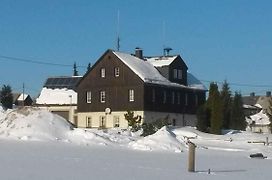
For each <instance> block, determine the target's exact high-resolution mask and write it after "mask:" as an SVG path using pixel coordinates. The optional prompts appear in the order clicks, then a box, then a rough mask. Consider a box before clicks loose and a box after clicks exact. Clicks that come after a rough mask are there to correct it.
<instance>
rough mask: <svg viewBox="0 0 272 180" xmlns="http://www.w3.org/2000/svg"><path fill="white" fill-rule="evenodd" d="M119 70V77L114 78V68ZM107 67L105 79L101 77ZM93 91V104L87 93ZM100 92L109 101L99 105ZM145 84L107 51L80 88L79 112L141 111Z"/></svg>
mask: <svg viewBox="0 0 272 180" xmlns="http://www.w3.org/2000/svg"><path fill="white" fill-rule="evenodd" d="M115 67H119V76H118V77H115V74H114V68H115ZM101 68H105V70H106V76H105V78H101V77H100V69H101ZM130 89H133V90H134V96H135V97H134V99H135V100H134V102H129V90H130ZM87 91H91V92H92V102H91V103H87V100H86V93H87ZM100 91H105V92H106V102H105V103H101V102H100ZM143 91H144V83H143V81H142V80H141V79H140V78H139V77H138V76H137V75H136V74H135V73H133V72H132V71H131V70H130V69H129V68H128V67H127V66H126V65H125V64H124V63H123V62H122V61H121V60H119V59H118V58H117V57H116V56H115V55H114V54H113V53H112V52H111V51H107V52H106V53H105V54H104V55H103V56H102V57H101V58H100V59H99V60H98V61H97V63H96V64H95V65H94V66H93V67H92V69H91V70H90V71H89V73H88V74H87V75H86V76H85V77H84V78H83V79H82V80H81V82H80V83H79V85H78V88H77V92H78V112H103V111H105V109H106V108H110V109H111V110H112V111H124V110H142V109H143V100H144V98H143V94H144V93H143Z"/></svg>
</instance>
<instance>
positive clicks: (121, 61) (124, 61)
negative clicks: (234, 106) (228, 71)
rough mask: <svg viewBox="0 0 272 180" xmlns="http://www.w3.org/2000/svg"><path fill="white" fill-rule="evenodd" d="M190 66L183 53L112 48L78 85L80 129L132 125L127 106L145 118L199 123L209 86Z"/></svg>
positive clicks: (177, 124)
mask: <svg viewBox="0 0 272 180" xmlns="http://www.w3.org/2000/svg"><path fill="white" fill-rule="evenodd" d="M187 70H188V67H187V65H186V64H185V62H184V61H183V59H182V58H181V56H180V55H176V56H169V55H167V56H158V57H144V56H143V51H142V50H141V49H136V51H135V54H128V53H122V52H118V51H114V50H107V51H106V52H105V53H104V54H103V55H102V56H101V57H100V58H99V59H98V61H97V62H96V63H95V64H94V65H93V66H92V68H91V69H90V71H88V73H86V74H85V75H84V76H83V78H82V79H81V80H80V81H79V83H78V85H77V92H78V109H77V110H78V122H77V123H78V124H77V125H78V127H90V128H99V127H100V128H112V127H120V128H127V127H128V123H127V121H126V120H125V117H124V114H125V113H127V111H128V110H130V111H133V112H134V114H135V116H137V117H138V118H139V119H140V120H141V122H147V123H148V122H152V121H156V120H160V119H165V120H168V122H169V123H171V124H172V125H174V126H186V125H192V126H194V125H195V124H196V115H195V113H196V110H197V108H198V107H199V106H200V105H202V104H203V103H204V102H205V99H206V89H205V87H204V86H203V85H202V84H201V83H199V81H197V79H196V78H195V77H193V76H192V75H191V74H188V73H187ZM188 77H190V79H188ZM190 83H192V84H190Z"/></svg>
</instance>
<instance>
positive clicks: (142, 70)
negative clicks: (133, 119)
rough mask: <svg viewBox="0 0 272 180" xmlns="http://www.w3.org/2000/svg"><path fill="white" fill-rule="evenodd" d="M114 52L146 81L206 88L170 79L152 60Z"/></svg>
mask: <svg viewBox="0 0 272 180" xmlns="http://www.w3.org/2000/svg"><path fill="white" fill-rule="evenodd" d="M113 53H114V54H115V55H116V56H117V57H118V58H119V59H120V60H121V61H122V62H123V63H124V64H126V65H127V66H128V67H129V68H130V69H131V70H132V71H133V72H134V73H135V74H137V75H138V76H139V77H140V78H141V79H142V80H143V81H144V82H146V83H152V84H160V85H167V86H175V87H182V88H190V89H200V90H206V88H205V87H204V85H202V86H201V85H200V84H198V85H197V84H189V83H188V84H189V85H188V86H184V85H181V84H177V83H173V82H171V81H169V80H168V79H166V78H165V77H163V76H162V75H161V74H160V72H159V71H158V70H157V69H156V68H155V67H154V65H153V64H152V63H151V62H150V61H145V60H142V59H139V58H138V57H136V56H133V55H131V54H127V53H122V52H117V51H113ZM171 60H174V57H172V58H171ZM169 61H170V59H169ZM199 82H200V81H199ZM203 87H204V88H203Z"/></svg>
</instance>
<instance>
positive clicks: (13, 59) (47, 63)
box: [0, 55, 87, 68]
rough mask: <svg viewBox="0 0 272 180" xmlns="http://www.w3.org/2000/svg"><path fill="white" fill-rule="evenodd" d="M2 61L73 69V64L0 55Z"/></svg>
mask: <svg viewBox="0 0 272 180" xmlns="http://www.w3.org/2000/svg"><path fill="white" fill-rule="evenodd" d="M0 60H11V61H19V62H25V63H32V64H40V65H49V66H62V67H73V64H60V63H51V62H44V61H37V60H33V59H25V58H18V57H12V56H4V55H0ZM77 67H79V68H87V66H77Z"/></svg>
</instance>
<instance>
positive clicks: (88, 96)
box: [86, 91, 92, 103]
mask: <svg viewBox="0 0 272 180" xmlns="http://www.w3.org/2000/svg"><path fill="white" fill-rule="evenodd" d="M86 100H87V103H92V92H91V91H87V92H86Z"/></svg>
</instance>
